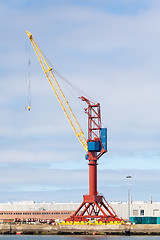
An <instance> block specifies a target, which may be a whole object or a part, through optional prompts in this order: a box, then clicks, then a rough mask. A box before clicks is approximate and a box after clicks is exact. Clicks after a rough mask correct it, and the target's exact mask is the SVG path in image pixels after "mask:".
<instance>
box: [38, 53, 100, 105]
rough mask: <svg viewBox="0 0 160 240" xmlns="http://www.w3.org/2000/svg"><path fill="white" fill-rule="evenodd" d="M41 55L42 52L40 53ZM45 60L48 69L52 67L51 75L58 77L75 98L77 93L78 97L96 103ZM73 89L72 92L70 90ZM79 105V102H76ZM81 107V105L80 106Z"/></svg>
mask: <svg viewBox="0 0 160 240" xmlns="http://www.w3.org/2000/svg"><path fill="white" fill-rule="evenodd" d="M42 53H43V52H42ZM43 55H44V56H45V54H44V53H43ZM45 58H46V59H47V61H48V63H49V65H50V67H52V71H53V73H54V74H55V75H56V76H58V77H59V78H60V79H61V80H62V81H63V83H65V85H66V86H69V87H70V90H71V93H72V94H73V95H74V97H76V98H77V95H76V94H75V92H77V94H78V97H81V95H82V96H85V97H86V98H88V99H90V100H91V101H93V102H96V100H94V99H93V98H92V97H90V96H89V95H88V94H87V93H85V92H84V91H82V90H81V89H80V88H78V87H77V86H76V85H74V84H73V83H71V82H70V81H69V80H68V79H66V78H65V77H64V76H63V75H62V74H61V73H60V72H59V71H57V70H56V68H55V67H54V66H53V65H52V63H51V61H50V60H49V59H48V58H47V57H46V56H45ZM72 89H73V90H72ZM78 102H79V103H81V101H78ZM81 105H82V104H81Z"/></svg>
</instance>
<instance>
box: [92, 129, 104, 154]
mask: <svg viewBox="0 0 160 240" xmlns="http://www.w3.org/2000/svg"><path fill="white" fill-rule="evenodd" d="M101 142H102V146H103V148H104V149H105V150H107V128H101ZM88 151H89V152H100V151H101V144H100V142H99V141H93V142H88Z"/></svg>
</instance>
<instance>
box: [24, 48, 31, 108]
mask: <svg viewBox="0 0 160 240" xmlns="http://www.w3.org/2000/svg"><path fill="white" fill-rule="evenodd" d="M25 50H26V56H27V67H26V70H25V110H27V109H28V110H29V111H30V110H31V43H29V44H27V43H26V46H25Z"/></svg>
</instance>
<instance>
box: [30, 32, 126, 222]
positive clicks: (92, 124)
mask: <svg viewBox="0 0 160 240" xmlns="http://www.w3.org/2000/svg"><path fill="white" fill-rule="evenodd" d="M26 34H27V35H28V37H29V39H30V41H31V43H32V46H33V48H34V50H35V52H36V54H37V57H38V60H39V62H40V64H41V66H42V69H43V71H44V73H45V75H46V77H47V79H48V81H49V83H50V85H51V87H52V89H53V91H54V93H55V95H56V97H57V99H58V101H59V103H60V105H61V107H62V109H63V111H64V113H65V115H66V117H67V119H68V121H69V123H70V125H71V127H72V129H73V131H74V133H75V135H76V136H77V138H78V139H79V141H80V143H81V144H82V146H83V147H84V149H85V150H86V151H87V154H86V160H88V165H89V194H88V195H84V196H83V202H82V204H81V205H80V207H79V208H78V209H77V210H76V211H75V213H74V214H73V215H72V216H70V217H69V218H67V219H66V222H68V221H69V222H76V221H83V222H84V221H85V222H88V221H89V220H90V219H96V220H97V221H98V222H102V221H103V222H109V221H120V222H121V221H122V219H121V218H119V217H118V216H117V215H116V213H115V212H114V210H113V209H112V208H111V206H110V205H109V204H108V203H107V201H106V200H105V198H104V197H103V196H102V195H99V194H98V192H97V165H98V163H97V160H98V159H99V158H100V157H101V156H102V155H103V154H104V153H106V152H107V129H106V128H102V126H101V114H100V104H99V103H94V102H92V101H90V100H89V99H87V98H86V97H83V96H81V97H80V99H81V100H82V101H84V102H86V104H87V108H85V113H86V114H87V115H88V139H87V140H86V138H85V135H84V133H83V131H82V129H81V126H80V125H79V123H78V121H77V119H76V117H75V115H74V113H73V111H72V109H71V107H70V105H69V103H68V101H67V99H66V97H65V96H64V94H63V92H62V90H61V88H60V86H59V84H58V82H57V80H56V78H55V76H54V74H53V71H52V67H50V66H49V64H48V63H47V61H46V59H45V57H44V55H43V54H42V52H41V50H40V48H39V47H38V45H37V43H36V42H35V40H34V38H33V35H32V34H31V33H30V32H29V31H26Z"/></svg>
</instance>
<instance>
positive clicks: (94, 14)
mask: <svg viewBox="0 0 160 240" xmlns="http://www.w3.org/2000/svg"><path fill="white" fill-rule="evenodd" d="M159 25H160V1H159V0H157V1H156V0H59V1H57V0H21V1H19V0H5V1H3V0H0V34H1V37H0V56H1V57H0V100H1V101H0V202H8V201H10V202H12V201H21V200H35V201H36V202H42V201H46V202H52V201H56V202H70V201H74V202H81V201H82V195H83V194H86V193H88V165H87V164H88V162H87V161H86V160H85V159H84V156H85V151H84V149H83V147H82V146H81V144H80V143H79V142H78V140H77V138H76V137H75V135H74V133H73V131H72V129H71V127H70V125H69V123H68V121H67V120H66V117H65V115H64V113H63V111H62V110H61V108H60V105H59V103H58V101H57V99H56V97H55V96H54V92H53V91H52V89H51V87H50V85H49V84H48V81H47V79H46V77H45V75H44V73H43V71H42V69H41V66H40V64H39V62H38V59H37V57H36V54H35V52H34V50H33V48H32V46H30V43H29V39H28V37H27V35H26V34H25V31H26V30H29V31H30V32H32V33H33V36H34V38H35V40H36V41H37V42H38V44H39V46H40V48H41V49H42V51H43V52H44V53H45V55H46V56H47V58H48V59H49V60H50V61H51V63H52V65H53V67H55V68H56V69H58V71H59V72H60V73H61V74H63V75H64V76H65V77H66V78H67V79H68V80H69V81H70V82H72V83H73V84H74V85H76V86H77V87H78V88H79V89H81V90H82V91H84V92H85V93H87V94H88V96H91V98H92V99H95V101H96V102H100V104H101V112H102V124H103V126H104V127H107V128H108V153H107V154H105V155H104V156H103V157H102V158H101V159H100V160H99V166H98V191H99V192H100V193H102V194H103V195H104V197H105V198H106V200H107V201H127V188H128V182H127V179H126V176H127V175H131V176H132V179H131V181H130V188H131V195H132V199H133V200H145V201H149V200H150V196H152V197H153V201H160V192H159V191H157V190H159V183H160V111H159V106H160V80H159V77H160V28H159ZM28 61H30V62H31V66H30V68H29V67H28ZM25 73H27V74H29V73H30V74H31V77H30V82H31V111H30V112H29V111H25V109H24V108H25V102H26V99H27V97H28V95H27V89H28V82H27V81H26V78H25ZM60 84H62V83H60ZM62 86H63V85H62ZM64 91H65V94H66V96H67V99H68V101H69V103H70V105H71V106H73V111H74V113H75V115H76V116H77V119H78V120H79V121H80V124H81V126H82V128H83V130H84V132H85V134H86V135H87V115H85V113H84V109H83V108H84V107H85V105H84V106H82V103H79V102H80V100H79V99H78V96H80V95H78V93H77V91H75V89H74V88H72V89H70V90H69V91H68V90H67V87H64ZM86 137H87V136H86Z"/></svg>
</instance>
